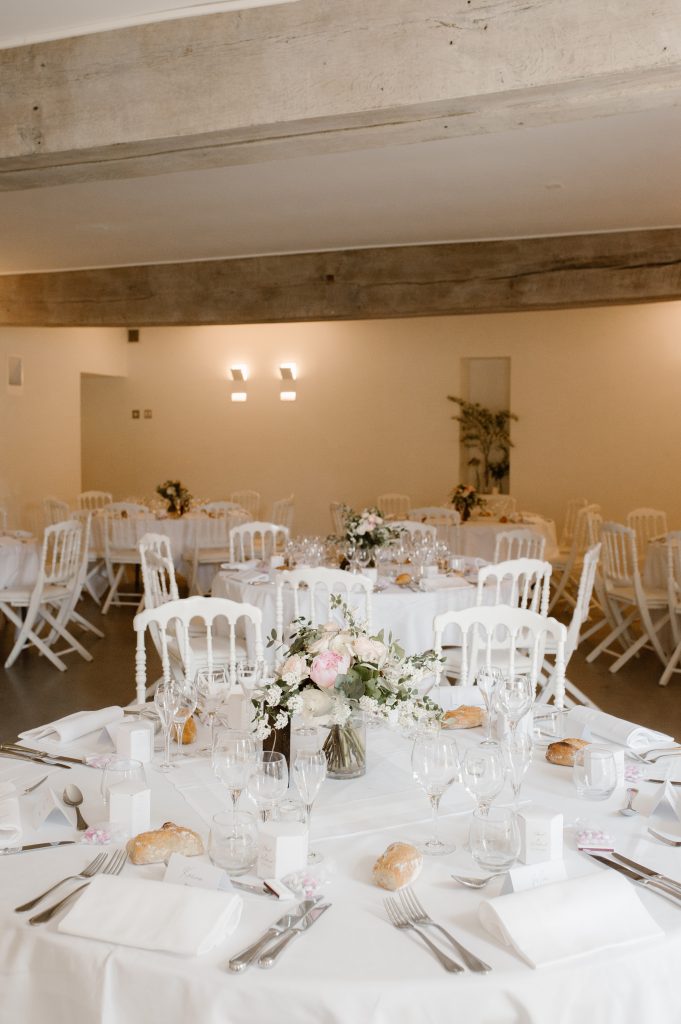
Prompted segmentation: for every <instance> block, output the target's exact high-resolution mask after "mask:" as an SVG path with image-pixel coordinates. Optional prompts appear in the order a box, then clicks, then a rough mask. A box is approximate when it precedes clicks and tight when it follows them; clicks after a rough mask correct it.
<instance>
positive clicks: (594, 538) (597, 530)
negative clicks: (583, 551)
mask: <svg viewBox="0 0 681 1024" xmlns="http://www.w3.org/2000/svg"><path fill="white" fill-rule="evenodd" d="M584 515H585V516H586V532H587V537H588V546H589V547H590V548H591V547H593V546H594V544H600V542H601V530H602V529H603V515H602V513H601V506H600V505H587V507H586V509H585V511H584Z"/></svg>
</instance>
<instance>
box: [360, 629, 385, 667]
mask: <svg viewBox="0 0 681 1024" xmlns="http://www.w3.org/2000/svg"><path fill="white" fill-rule="evenodd" d="M353 649H354V654H355V656H356V657H357V658H359V660H360V661H364V662H371V663H372V664H375V665H378V667H379V668H381V666H382V665H383V663H384V661H385V659H386V656H387V653H388V649H387V647H386V646H385V644H383V643H381V641H380V640H372V639H371V637H368V636H358V637H356V638H355V641H354V643H353Z"/></svg>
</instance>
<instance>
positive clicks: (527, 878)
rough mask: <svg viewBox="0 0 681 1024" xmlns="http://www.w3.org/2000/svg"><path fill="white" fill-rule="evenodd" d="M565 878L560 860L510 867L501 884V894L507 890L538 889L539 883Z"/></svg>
mask: <svg viewBox="0 0 681 1024" xmlns="http://www.w3.org/2000/svg"><path fill="white" fill-rule="evenodd" d="M566 878H567V871H566V870H565V863H564V862H563V861H562V860H545V861H542V863H541V864H525V865H524V866H523V867H518V868H511V870H510V871H509V873H508V874H507V876H506V878H505V880H504V884H503V886H502V889H501V892H502V895H505V894H506V893H509V892H525V891H526V890H528V889H538V888H539V886H540V885H548V884H549V883H551V882H564V881H565V879H566Z"/></svg>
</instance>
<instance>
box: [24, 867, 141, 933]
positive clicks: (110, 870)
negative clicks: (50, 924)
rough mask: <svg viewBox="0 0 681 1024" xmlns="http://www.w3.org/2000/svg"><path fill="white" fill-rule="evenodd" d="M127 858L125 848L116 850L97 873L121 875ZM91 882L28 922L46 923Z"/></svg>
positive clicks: (79, 887)
mask: <svg viewBox="0 0 681 1024" xmlns="http://www.w3.org/2000/svg"><path fill="white" fill-rule="evenodd" d="M127 859H128V855H127V853H126V852H125V850H116V852H115V853H112V854H111V856H110V857H109V860H108V861H107V863H106V864H105V865H104V866H103V867H102V868H100V870H99V871H96V872H95V874H97V875H120V873H121V871H122V870H123V868H124V867H125V864H126V861H127ZM89 884H90V881H89V879H88V881H87V882H85V884H84V885H79V886H78V888H77V889H74V890H73V892H70V893H69V894H68V896H65V897H64V899H63V900H60V901H59V903H55V904H54V906H51V907H48V909H47V910H43V912H42V913H41V914H35V915H34V916H33V917H29V919H28V923H29V924H45V922H46V921H50V920H51V919H52V918H53V917H54V915H55V914H57V913H58V912H59V911H60V910H61V909H62V907H65V906H66V904H67V903H70V902H71V900H72V899H73V898H74V896H77V895H78V893H79V892H82V891H83V889H86V888H87V887H88V885H89Z"/></svg>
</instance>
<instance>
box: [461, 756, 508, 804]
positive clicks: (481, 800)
mask: <svg viewBox="0 0 681 1024" xmlns="http://www.w3.org/2000/svg"><path fill="white" fill-rule="evenodd" d="M461 780H462V782H463V784H464V786H465V788H466V789H467V790H468V792H469V793H470V795H471V796H472V797H473V799H474V800H475V801H476V803H477V805H478V811H479V812H480V814H481V815H483V816H484V815H485V814H487V812H488V811H489V808H490V805H491V803H492V801H493V800H494V797H495V796H497V794H498V793H500V792H501V790H502V788H503V785H504V762H503V758H502V754H501V747H500V746H499V744H498V743H493V742H490V743H489V744H485V745H483V744H480V745H478V746H475V747H469V748H468V750H466V752H465V754H464V756H463V760H462V762H461Z"/></svg>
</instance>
